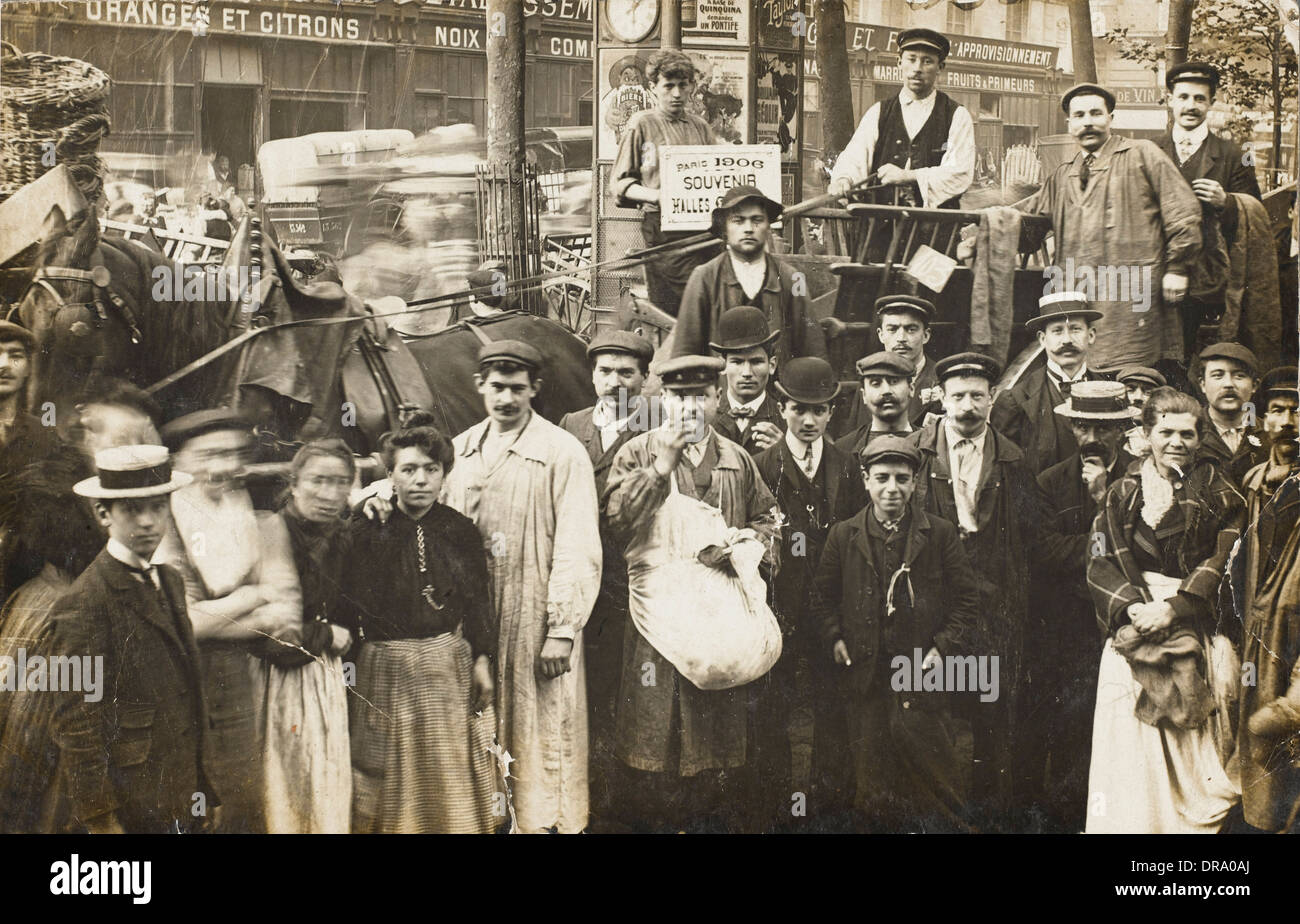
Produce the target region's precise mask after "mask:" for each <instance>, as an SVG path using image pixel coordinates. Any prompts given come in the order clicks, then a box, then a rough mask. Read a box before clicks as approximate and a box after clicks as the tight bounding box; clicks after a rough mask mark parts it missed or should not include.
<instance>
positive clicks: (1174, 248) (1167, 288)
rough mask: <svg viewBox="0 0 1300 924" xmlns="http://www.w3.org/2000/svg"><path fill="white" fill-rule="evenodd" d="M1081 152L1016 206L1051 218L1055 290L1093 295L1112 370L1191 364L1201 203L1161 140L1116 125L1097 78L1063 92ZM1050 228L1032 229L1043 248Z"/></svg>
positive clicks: (1104, 362)
mask: <svg viewBox="0 0 1300 924" xmlns="http://www.w3.org/2000/svg"><path fill="white" fill-rule="evenodd" d="M1061 109H1062V110H1063V111H1064V112H1065V115H1066V125H1067V127H1068V129H1069V132H1070V134H1071V135H1072V136H1073V137H1074V139H1075V140H1076V141H1077V142H1078V144H1079V149H1078V150H1077V151H1076V152H1075V154H1074V156H1073V157H1071V158H1069V159H1068V160H1066V161H1065V162H1064V163H1062V164H1061V165H1060V166H1058V167H1057V168H1056V170H1055V171H1054V172H1053V173H1051V174H1050V175H1049V176H1047V177H1046V178H1045V181H1044V183H1043V186H1042V188H1041V189H1039V191H1038V192H1036V193H1034V194H1033V195H1032V196H1029V197H1027V198H1026V199H1023V200H1021V201H1020V202H1017V203H1015V204H1014V206H1012V207H1013V208H1016V209H1018V210H1019V211H1021V212H1023V213H1024V214H1026V215H1043V216H1047V217H1049V218H1050V219H1051V231H1052V233H1053V236H1054V238H1055V240H1056V249H1055V253H1054V256H1053V265H1052V266H1050V267H1048V268H1046V269H1045V270H1044V275H1045V277H1047V278H1048V279H1049V283H1048V288H1047V289H1046V291H1057V292H1060V291H1066V290H1074V291H1083V292H1084V293H1085V294H1086V295H1088V296H1089V302H1090V307H1092V308H1093V309H1095V310H1096V311H1098V312H1100V314H1101V319H1102V320H1101V323H1100V324H1099V325H1098V326H1097V339H1096V343H1095V345H1094V346H1093V349H1092V356H1091V360H1092V362H1093V363H1094V364H1095V365H1096V366H1098V367H1100V368H1102V369H1111V368H1115V367H1118V366H1127V365H1141V366H1155V365H1157V363H1158V362H1160V361H1167V362H1170V363H1173V364H1175V365H1177V364H1179V363H1181V362H1182V361H1183V328H1182V318H1181V316H1180V315H1179V314H1178V308H1179V306H1180V304H1181V302H1182V301H1183V299H1184V297H1185V296H1186V294H1187V287H1188V277H1189V275H1190V274H1191V272H1192V267H1193V265H1194V264H1195V262H1196V259H1197V257H1198V255H1199V253H1200V250H1201V207H1200V203H1198V202H1197V200H1196V197H1195V196H1194V195H1193V194H1192V190H1191V189H1190V188H1189V187H1188V185H1187V183H1186V181H1185V180H1184V179H1183V177H1182V175H1181V174H1180V173H1179V172H1178V168H1177V167H1175V166H1174V164H1173V162H1172V161H1170V159H1169V158H1168V157H1167V156H1165V154H1164V153H1163V152H1161V150H1160V149H1159V148H1158V147H1156V145H1155V144H1154V143H1153V142H1150V141H1144V140H1137V139H1130V138H1123V137H1121V136H1119V135H1116V134H1113V133H1112V131H1111V120H1112V113H1113V112H1114V110H1115V95H1114V94H1113V93H1111V92H1110V91H1109V90H1107V89H1106V88H1105V87H1101V86H1098V85H1097V84H1092V83H1081V84H1076V85H1075V86H1073V87H1071V88H1070V89H1069V90H1067V91H1066V92H1065V94H1064V95H1063V96H1062V98H1061ZM1046 233H1047V229H1046V228H1043V229H1042V230H1041V231H1034V230H1032V229H1028V228H1027V229H1026V230H1025V232H1024V234H1025V235H1028V236H1027V237H1023V235H1022V237H1023V239H1022V242H1021V243H1022V246H1037V245H1038V244H1039V243H1041V240H1042V237H1044V236H1045V235H1046Z"/></svg>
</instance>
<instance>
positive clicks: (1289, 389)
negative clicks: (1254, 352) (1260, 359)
mask: <svg viewBox="0 0 1300 924" xmlns="http://www.w3.org/2000/svg"><path fill="white" fill-rule="evenodd" d="M1260 392H1261V393H1262V394H1263V396H1264V398H1265V399H1268V398H1270V397H1272V396H1273V395H1289V396H1290V397H1292V398H1295V397H1300V389H1298V388H1297V387H1296V367H1295V366H1278V367H1277V368H1276V369H1270V370H1269V371H1268V374H1267V375H1265V376H1264V383H1263V385H1262V386H1261V387H1260Z"/></svg>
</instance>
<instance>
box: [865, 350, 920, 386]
mask: <svg viewBox="0 0 1300 924" xmlns="http://www.w3.org/2000/svg"><path fill="white" fill-rule="evenodd" d="M856 365H857V370H858V378H866V377H867V376H868V375H870V374H872V373H873V372H874V373H875V374H876V375H893V376H901V377H902V378H909V379H910V378H911V377H912V373H914V372H916V367H915V366H914V365H913V364H912V363H909V362H908V361H907V360H905V359H904V358H903V357H901V356H899V355H898V354H897V353H895V352H894V351H893V350H881V351H880V352H878V353H872V354H871V355H870V356H864V357H862V358H861V359H859V360H858V361H857V364H856Z"/></svg>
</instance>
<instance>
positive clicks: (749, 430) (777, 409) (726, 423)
mask: <svg viewBox="0 0 1300 924" xmlns="http://www.w3.org/2000/svg"><path fill="white" fill-rule="evenodd" d="M756 423H770V424H772V425H773V426H774V427H776V428H777V429H778V430H780V431H781V432H782V433H784V432H785V418H784V417H782V416H781V405H779V404H777V403H776V399H775V398H773V397H772V396H771V395H770V394H769V395H765V396H764V398H763V403H762V404H760V405H759V406H758V413H757V414H755V415H754V416H753V417H751V418H750V419H749V423H748V424H746V425H745V432H744V433H743V434H742V433H741V432H740V427H739V426H738V425H737V424H736V418H735V416H733V414H732V411H731V401H730V399H729V398H728V397H727V395H726V393H725V392H724V393H723V395H722V401H721V402H719V405H718V416H717V417H716V418H715V419H714V421H713V429H714V430H717V431H718V435H719V436H725V437H726V438H727V439H729V440H731V441H732V442H733V443H735V444H736V445H738V446H740V448H742V449H744V450H745V452H747V453H749V454H750V455H751V456H756V455H758V454H759V453H760V452H762V451H763V450H761V449H759V448H758V444H757V443H756V442H754V424H756Z"/></svg>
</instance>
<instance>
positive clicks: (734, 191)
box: [710, 186, 782, 237]
mask: <svg viewBox="0 0 1300 924" xmlns="http://www.w3.org/2000/svg"><path fill="white" fill-rule="evenodd" d="M750 200H753V201H756V202H758V203H759V204H760V205H761V206H763V210H764V211H765V212H767V220H768V221H776V220H777V219H778V218H780V217H781V210H782V205H781V203H780V202H777V201H776V200H775V199H769V198H768V197H767V196H765V195H763V191H762V190H761V189H759V188H758V187H757V186H733V187H731V189H728V190H727V192H726V194H725V195H724V196H723V197H722V201H721V202H719V203H718V207H717V208H716V209H714V210H713V219H712V223H711V224H710V228H711V229H712V231H713V235H714V237H725V236H726V234H725V232H724V231H723V226H724V225H725V224H726V223H727V213H728V212H730V211H731V210H732V209H733V208H735V207H736V206H738V205H740V204H741V203H742V202H749V201H750Z"/></svg>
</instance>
